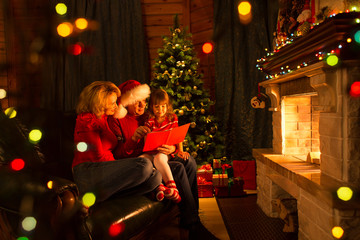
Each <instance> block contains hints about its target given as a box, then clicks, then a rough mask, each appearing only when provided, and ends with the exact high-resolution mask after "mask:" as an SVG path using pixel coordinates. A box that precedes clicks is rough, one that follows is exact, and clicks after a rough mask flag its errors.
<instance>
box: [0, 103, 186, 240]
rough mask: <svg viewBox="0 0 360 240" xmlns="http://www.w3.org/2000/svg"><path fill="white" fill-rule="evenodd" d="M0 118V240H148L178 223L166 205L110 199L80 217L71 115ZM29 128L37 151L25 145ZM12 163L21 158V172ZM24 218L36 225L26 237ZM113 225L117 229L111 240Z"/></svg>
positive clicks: (21, 112)
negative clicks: (24, 239) (37, 133)
mask: <svg viewBox="0 0 360 240" xmlns="http://www.w3.org/2000/svg"><path fill="white" fill-rule="evenodd" d="M0 114H1V115H0V239H4V240H6V239H16V238H18V237H21V236H28V237H29V238H31V239H39V240H40V239H41V240H42V239H61V240H64V239H71V240H72V239H74V240H75V239H76V240H77V239H94V240H97V239H101V240H104V239H151V235H152V234H153V233H154V231H158V229H159V226H160V225H162V226H164V224H166V223H167V222H168V221H169V220H170V219H176V218H177V216H178V213H179V212H178V208H177V207H176V205H174V204H173V203H172V202H171V201H166V200H165V201H162V202H156V201H153V200H151V199H150V198H148V197H147V196H141V197H126V198H125V197H117V196H113V197H112V198H110V199H108V200H106V201H104V202H101V203H96V204H95V205H93V206H92V207H91V208H90V209H89V210H88V212H87V211H84V208H83V206H82V204H81V200H80V199H81V196H79V193H78V189H77V187H76V184H75V183H74V182H73V179H72V174H71V162H72V158H73V150H74V145H73V130H74V126H75V119H76V115H75V113H74V112H68V113H63V112H59V111H54V110H44V109H17V117H16V118H14V119H9V118H8V117H7V116H5V114H4V113H3V112H1V113H0ZM33 128H38V129H40V130H41V131H42V134H43V135H42V139H41V141H40V142H39V143H38V144H36V145H34V144H32V143H29V141H28V139H27V134H28V132H29V130H30V129H33ZM13 158H23V159H24V160H25V162H26V165H25V168H24V169H22V170H20V171H14V170H12V169H11V167H10V165H9V162H10V161H11V160H12V159H13ZM50 181H51V182H50ZM49 182H50V183H52V186H49ZM29 216H30V217H34V218H35V219H36V221H37V222H36V227H35V229H34V230H30V231H26V230H24V228H23V227H22V221H23V219H24V218H25V217H29ZM114 223H117V224H118V226H121V227H120V228H118V229H117V231H114V232H111V234H113V235H114V236H111V234H110V233H109V228H110V226H111V225H112V224H114ZM1 234H2V235H1Z"/></svg>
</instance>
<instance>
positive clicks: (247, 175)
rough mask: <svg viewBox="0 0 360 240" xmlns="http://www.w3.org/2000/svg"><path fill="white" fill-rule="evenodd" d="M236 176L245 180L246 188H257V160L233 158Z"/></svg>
mask: <svg viewBox="0 0 360 240" xmlns="http://www.w3.org/2000/svg"><path fill="white" fill-rule="evenodd" d="M232 165H233V170H234V177H241V178H242V179H243V180H244V189H249V190H256V167H255V160H233V162H232Z"/></svg>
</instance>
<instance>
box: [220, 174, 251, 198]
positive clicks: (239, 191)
mask: <svg viewBox="0 0 360 240" xmlns="http://www.w3.org/2000/svg"><path fill="white" fill-rule="evenodd" d="M243 185H244V181H243V180H242V179H241V178H233V179H230V180H229V184H228V185H227V186H214V192H215V196H216V197H240V196H244V195H246V192H244V190H243Z"/></svg>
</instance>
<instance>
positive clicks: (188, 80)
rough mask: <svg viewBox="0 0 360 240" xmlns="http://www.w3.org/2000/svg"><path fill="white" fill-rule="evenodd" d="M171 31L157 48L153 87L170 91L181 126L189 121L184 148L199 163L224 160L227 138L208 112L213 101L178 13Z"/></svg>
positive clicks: (189, 35) (189, 36) (188, 35)
mask: <svg viewBox="0 0 360 240" xmlns="http://www.w3.org/2000/svg"><path fill="white" fill-rule="evenodd" d="M170 32H171V35H170V36H163V41H164V45H163V48H160V49H158V54H159V55H158V57H157V58H156V59H155V64H154V66H153V71H154V79H153V80H152V81H151V83H150V86H151V87H152V88H153V89H157V88H162V89H164V90H166V91H167V93H168V94H169V96H170V97H171V98H172V103H173V108H174V112H175V113H176V114H177V116H178V118H179V125H183V124H186V123H190V128H189V131H188V134H187V136H186V139H185V141H184V143H183V147H184V151H187V152H189V153H190V154H191V155H192V156H193V157H194V158H195V159H196V161H197V163H198V164H203V163H212V161H213V159H214V158H215V159H220V158H221V159H223V160H224V159H225V146H224V137H223V136H222V134H221V131H220V129H219V128H218V124H217V123H216V119H215V117H214V116H213V115H211V114H210V111H209V110H210V106H211V105H213V104H214V102H213V101H211V100H210V94H209V93H208V91H206V90H204V89H203V81H202V80H201V78H202V74H200V73H199V72H198V66H199V60H198V58H196V53H195V51H194V47H193V44H192V40H191V34H190V33H186V29H181V28H180V26H179V22H178V17H177V15H175V17H174V26H173V27H170Z"/></svg>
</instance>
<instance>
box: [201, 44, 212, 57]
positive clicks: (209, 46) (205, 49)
mask: <svg viewBox="0 0 360 240" xmlns="http://www.w3.org/2000/svg"><path fill="white" fill-rule="evenodd" d="M202 50H203V52H204V53H206V54H209V53H211V52H212V50H213V45H212V44H211V43H208V42H207V43H204V44H203V46H202Z"/></svg>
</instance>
